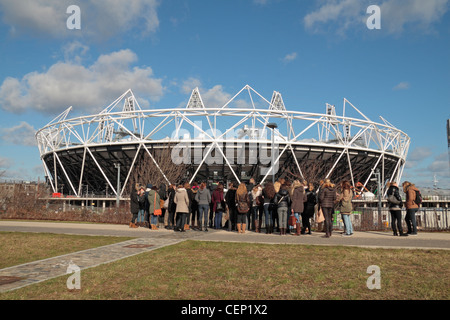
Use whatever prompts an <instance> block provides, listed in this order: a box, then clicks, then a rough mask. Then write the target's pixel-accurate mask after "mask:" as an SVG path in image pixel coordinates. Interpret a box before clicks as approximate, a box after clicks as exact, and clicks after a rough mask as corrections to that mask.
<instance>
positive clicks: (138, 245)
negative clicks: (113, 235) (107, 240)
mask: <svg viewBox="0 0 450 320" xmlns="http://www.w3.org/2000/svg"><path fill="white" fill-rule="evenodd" d="M150 247H153V245H152V244H130V245H128V246H125V247H124V248H133V249H142V248H150Z"/></svg>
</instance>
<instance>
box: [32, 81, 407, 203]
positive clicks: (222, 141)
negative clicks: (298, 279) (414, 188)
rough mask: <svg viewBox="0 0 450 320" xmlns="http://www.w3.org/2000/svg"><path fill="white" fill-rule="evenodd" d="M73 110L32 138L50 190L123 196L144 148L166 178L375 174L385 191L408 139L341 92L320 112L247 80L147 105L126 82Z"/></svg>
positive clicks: (365, 180) (371, 183)
mask: <svg viewBox="0 0 450 320" xmlns="http://www.w3.org/2000/svg"><path fill="white" fill-rule="evenodd" d="M296 109H298V108H296ZM71 110H72V107H70V108H68V109H67V110H66V111H64V112H63V113H62V114H61V115H59V116H58V117H57V118H55V119H54V120H53V121H51V122H50V123H49V124H48V125H46V126H45V127H43V128H42V129H40V130H38V131H37V133H36V139H37V142H38V146H39V152H40V157H41V160H42V163H43V167H44V171H45V175H46V178H47V180H48V183H49V184H50V185H51V188H52V189H53V191H54V192H63V193H64V194H71V195H73V196H76V197H81V196H82V195H83V194H84V193H86V192H89V193H93V194H105V193H107V194H108V193H110V194H113V195H116V196H117V194H118V193H119V196H123V195H124V193H126V192H127V190H129V187H130V186H131V185H133V183H135V181H133V172H134V171H135V170H136V169H137V166H138V165H139V162H140V159H142V157H144V156H145V157H147V158H148V159H150V160H149V161H150V162H151V163H152V165H153V166H154V168H155V169H154V170H156V171H157V172H158V174H159V175H160V177H161V180H162V181H163V182H164V183H166V184H171V183H179V181H171V178H170V177H169V176H168V174H166V172H165V170H166V168H167V165H168V164H173V165H175V166H182V168H183V170H184V172H183V178H184V179H185V180H186V181H188V182H193V181H222V182H227V181H235V182H238V183H239V182H241V181H248V179H250V178H254V179H255V180H256V181H257V182H262V183H263V182H265V181H267V180H268V179H269V180H272V179H278V178H280V177H285V178H289V179H294V178H297V179H305V180H315V181H314V182H318V179H325V178H330V179H331V180H332V181H335V182H338V181H337V180H342V179H347V180H349V181H350V183H351V184H352V185H353V186H356V185H358V184H359V185H362V186H363V188H366V189H371V190H372V189H373V188H376V187H377V185H378V183H377V181H375V180H376V179H374V178H375V177H376V176H377V175H378V177H379V182H381V187H382V191H383V192H385V191H386V188H385V186H386V183H387V181H389V180H395V181H397V182H400V179H401V176H402V173H403V169H404V167H405V162H406V156H407V153H408V148H409V145H410V138H409V137H408V135H406V134H405V133H404V132H402V131H401V130H399V129H397V128H395V127H394V126H393V125H392V124H390V123H389V122H388V121H386V120H385V119H383V118H382V117H380V119H381V121H380V122H374V121H372V120H370V119H369V118H368V117H367V116H365V115H364V114H363V113H362V112H361V111H360V110H358V109H357V108H356V107H355V106H354V105H353V104H351V103H350V102H349V101H348V100H347V99H343V108H342V115H337V113H336V108H335V106H333V105H330V104H325V112H324V113H309V112H301V111H291V110H288V109H287V108H286V107H285V105H284V101H283V98H282V96H281V94H280V93H279V92H273V95H272V98H271V100H270V101H269V100H266V98H264V97H263V96H262V95H260V94H259V93H258V92H256V91H255V90H254V89H253V88H252V87H250V86H249V85H246V86H245V87H243V88H242V89H241V90H240V91H239V92H238V93H237V94H236V95H235V96H233V97H232V98H231V99H230V100H229V101H228V102H226V103H225V104H224V105H222V106H221V107H217V108H216V107H215V108H211V107H210V106H208V105H205V104H204V103H203V100H202V97H201V95H200V92H199V90H198V88H195V89H194V90H193V91H192V94H191V96H190V98H189V101H188V102H187V104H186V106H185V107H180V108H170V109H148V110H144V109H142V108H141V107H140V105H139V103H138V99H136V97H135V96H134V94H133V92H132V90H128V91H126V92H125V93H124V94H123V95H121V96H120V97H119V98H117V99H116V100H115V101H114V102H113V103H111V104H110V105H109V106H108V107H107V108H105V109H104V110H103V111H101V112H100V113H98V114H94V115H88V116H80V117H74V118H70V117H69V113H70V111H71ZM168 150H170V152H168ZM162 155H164V156H162ZM273 173H274V175H273ZM144 183H147V182H145V181H144Z"/></svg>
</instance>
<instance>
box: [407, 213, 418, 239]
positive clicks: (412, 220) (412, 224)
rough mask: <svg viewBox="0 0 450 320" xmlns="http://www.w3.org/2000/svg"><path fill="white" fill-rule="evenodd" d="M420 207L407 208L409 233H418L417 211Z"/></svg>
mask: <svg viewBox="0 0 450 320" xmlns="http://www.w3.org/2000/svg"><path fill="white" fill-rule="evenodd" d="M418 210H419V208H414V209H408V210H406V216H405V221H406V226H407V227H408V233H411V234H417V222H416V212H417V211H418Z"/></svg>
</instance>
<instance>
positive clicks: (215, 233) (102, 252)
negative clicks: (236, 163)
mask: <svg viewBox="0 0 450 320" xmlns="http://www.w3.org/2000/svg"><path fill="white" fill-rule="evenodd" d="M0 231H10V232H38V233H59V234H78V235H96V236H98V235H100V236H130V237H136V238H135V239H133V240H129V241H125V242H120V243H116V244H112V245H107V246H103V247H100V248H94V249H89V250H84V251H79V252H75V253H70V254H66V255H62V256H58V257H53V258H49V259H44V260H40V261H35V262H30V263H26V264H22V265H19V266H13V267H9V268H5V269H0V292H5V291H10V290H14V289H17V288H21V287H24V286H27V285H30V284H33V283H37V282H41V281H45V280H48V279H51V278H55V277H59V276H63V275H66V274H67V269H68V267H69V264H70V263H73V264H75V265H76V266H78V267H79V268H80V269H81V270H83V269H87V268H92V267H95V266H98V265H101V264H104V263H109V262H112V261H116V260H119V259H123V258H126V257H130V256H133V255H137V254H140V253H143V252H148V251H151V250H155V249H158V248H161V247H164V246H168V245H172V244H176V243H179V242H181V241H185V240H187V239H195V240H201V241H222V242H251V243H265V244H305V245H328V246H329V245H332V246H335V245H342V246H359V247H368V248H405V249H427V250H428V249H442V250H450V233H437V232H434V233H425V232H423V233H419V234H418V235H417V236H410V237H394V236H392V233H391V232H355V234H354V235H353V236H351V237H343V236H341V235H340V233H339V232H335V233H334V234H333V236H332V237H331V238H324V237H323V233H313V234H312V235H301V236H298V237H297V236H292V235H286V236H280V235H279V234H277V233H275V234H271V235H266V234H265V233H255V232H251V231H247V232H246V233H245V234H238V233H236V232H228V231H225V230H210V231H209V232H199V231H193V230H188V231H186V232H183V233H180V232H174V231H170V230H166V229H163V228H162V229H159V230H157V231H154V230H149V229H144V228H138V229H130V228H129V227H128V226H126V225H106V224H105V225H104V224H78V223H48V222H29V221H24V222H21V221H19V222H18V221H1V220H0ZM0 254H1V253H0ZM68 277H69V275H68ZM8 282H9V283H8ZM2 283H3V284H2Z"/></svg>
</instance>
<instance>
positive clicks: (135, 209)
mask: <svg viewBox="0 0 450 320" xmlns="http://www.w3.org/2000/svg"><path fill="white" fill-rule="evenodd" d="M138 188H139V184H138V183H136V185H135V187H134V188H132V189H131V193H130V212H131V214H132V217H131V222H130V228H137V225H136V220H137V218H138V213H139V201H138V194H137V191H138Z"/></svg>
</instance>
